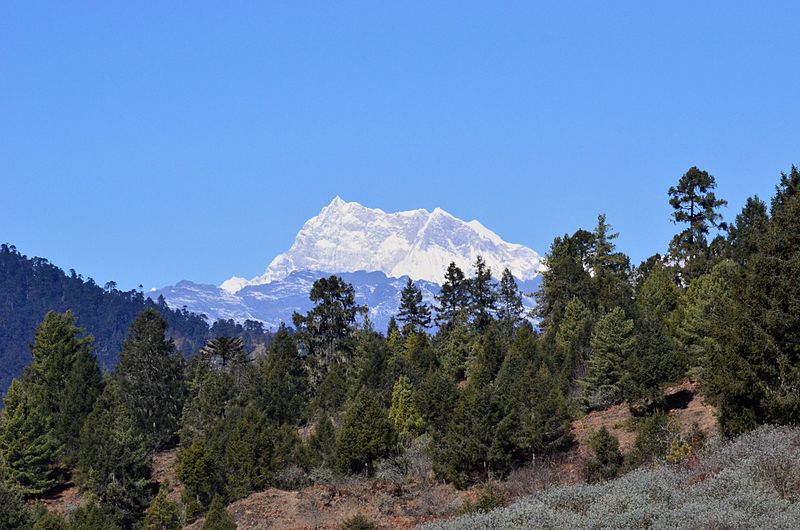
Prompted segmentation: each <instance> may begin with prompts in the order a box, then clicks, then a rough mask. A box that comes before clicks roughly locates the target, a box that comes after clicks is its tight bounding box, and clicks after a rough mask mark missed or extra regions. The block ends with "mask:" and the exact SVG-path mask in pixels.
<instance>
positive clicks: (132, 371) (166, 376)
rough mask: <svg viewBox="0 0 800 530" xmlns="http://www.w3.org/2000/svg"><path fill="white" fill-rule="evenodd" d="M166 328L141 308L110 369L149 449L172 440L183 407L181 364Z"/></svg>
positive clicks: (157, 317) (151, 311)
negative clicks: (112, 368) (112, 370)
mask: <svg viewBox="0 0 800 530" xmlns="http://www.w3.org/2000/svg"><path fill="white" fill-rule="evenodd" d="M166 330H167V323H166V321H165V320H164V319H163V318H162V317H161V315H160V314H159V313H158V312H157V311H156V310H154V309H146V310H144V311H143V312H142V313H141V314H140V315H139V316H138V317H136V320H134V321H133V324H131V328H130V331H129V332H128V338H127V339H125V342H124V343H123V345H122V352H121V353H120V356H119V365H118V366H117V369H116V371H115V372H114V379H115V380H116V381H117V382H118V384H119V389H120V395H121V396H122V399H123V400H124V401H125V404H126V406H127V408H128V410H130V411H131V412H132V413H133V415H134V419H135V421H136V426H137V428H138V429H139V431H140V432H141V433H142V434H143V435H144V436H145V441H146V443H147V446H148V447H149V448H150V449H158V448H160V447H163V446H165V445H166V444H168V443H169V442H171V441H172V440H173V439H174V437H175V435H176V433H177V430H178V423H179V420H180V417H181V409H182V407H183V394H184V392H183V374H182V363H181V360H180V359H179V358H178V357H177V356H176V354H175V345H174V343H173V341H172V339H168V338H167V336H166Z"/></svg>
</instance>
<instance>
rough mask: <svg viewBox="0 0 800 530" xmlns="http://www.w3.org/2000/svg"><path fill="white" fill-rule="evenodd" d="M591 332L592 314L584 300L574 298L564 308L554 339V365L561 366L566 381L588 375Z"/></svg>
mask: <svg viewBox="0 0 800 530" xmlns="http://www.w3.org/2000/svg"><path fill="white" fill-rule="evenodd" d="M591 334H592V314H591V312H590V311H589V309H588V308H587V307H586V306H585V305H584V304H583V302H581V301H580V300H578V299H577V298H573V299H572V300H570V301H569V303H568V304H567V307H566V309H565V310H564V317H563V318H562V319H561V322H560V323H559V325H558V330H557V331H556V334H555V341H554V353H555V355H554V366H556V367H560V369H561V374H562V375H563V376H564V379H565V381H567V382H570V381H575V380H576V379H579V378H581V377H583V376H584V375H586V360H587V358H588V356H589V351H590V347H589V340H590V339H591Z"/></svg>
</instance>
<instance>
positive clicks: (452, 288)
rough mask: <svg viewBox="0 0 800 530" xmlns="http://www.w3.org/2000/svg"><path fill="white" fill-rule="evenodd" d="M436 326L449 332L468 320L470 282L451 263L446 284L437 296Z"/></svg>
mask: <svg viewBox="0 0 800 530" xmlns="http://www.w3.org/2000/svg"><path fill="white" fill-rule="evenodd" d="M436 301H437V302H438V304H439V305H438V306H437V307H436V319H435V320H436V325H437V326H439V328H440V329H443V330H445V331H449V330H450V329H451V328H452V327H453V326H454V325H455V324H456V323H457V322H459V321H460V320H464V319H465V318H466V311H467V305H468V304H469V281H468V280H467V279H466V278H465V277H464V272H463V271H462V270H461V269H459V268H458V266H457V265H456V264H455V263H454V262H451V263H450V265H448V266H447V272H446V273H445V275H444V283H443V284H442V288H441V290H440V291H439V294H438V295H436Z"/></svg>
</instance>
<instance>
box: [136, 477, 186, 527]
mask: <svg viewBox="0 0 800 530" xmlns="http://www.w3.org/2000/svg"><path fill="white" fill-rule="evenodd" d="M143 528H144V530H180V529H181V517H180V512H179V511H178V505H177V504H175V503H174V502H172V501H171V500H169V499H168V498H167V494H166V491H165V490H164V488H163V487H162V488H161V489H160V490H159V491H158V495H156V496H155V498H154V499H153V502H152V503H150V508H148V509H147V513H146V514H145V516H144V527H143Z"/></svg>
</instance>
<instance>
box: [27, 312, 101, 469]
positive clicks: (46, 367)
mask: <svg viewBox="0 0 800 530" xmlns="http://www.w3.org/2000/svg"><path fill="white" fill-rule="evenodd" d="M81 333H82V330H81V329H79V328H78V327H76V326H75V317H74V315H73V314H72V313H71V312H70V311H67V312H66V313H64V314H59V313H56V312H54V311H50V312H48V313H47V314H46V315H45V317H44V320H43V321H42V323H41V324H40V325H39V327H38V328H37V330H36V335H35V336H34V339H33V344H32V345H31V353H32V354H33V362H32V363H31V366H30V367H29V368H28V369H27V370H26V372H25V376H24V380H23V384H24V385H25V386H26V387H27V388H28V392H29V393H30V394H31V397H32V399H33V400H34V401H35V402H36V403H37V406H38V408H39V411H40V413H41V414H43V415H44V416H46V417H47V421H49V422H50V423H51V424H52V426H53V435H54V436H55V438H56V439H57V440H58V441H59V442H60V443H62V444H63V445H64V449H65V451H66V453H67V455H68V456H72V455H73V454H74V453H75V451H76V450H77V444H78V438H79V436H80V429H81V427H82V425H83V422H84V420H85V419H86V416H87V415H88V414H89V413H90V412H91V410H92V405H93V404H94V400H95V399H97V396H98V395H99V393H100V390H101V389H102V384H103V382H102V376H101V374H100V369H99V367H98V366H97V361H96V360H95V358H94V355H93V354H92V342H93V339H92V337H83V338H81V337H79V335H80V334H81Z"/></svg>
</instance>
